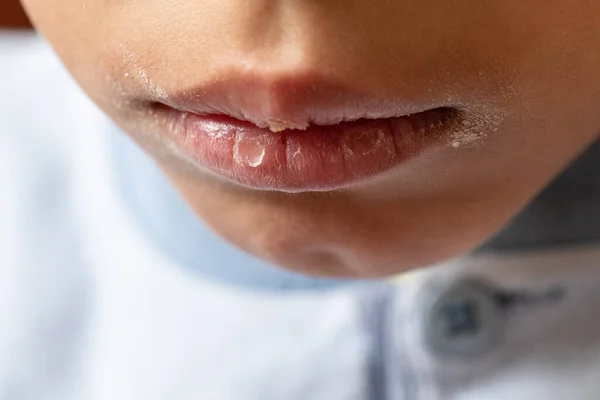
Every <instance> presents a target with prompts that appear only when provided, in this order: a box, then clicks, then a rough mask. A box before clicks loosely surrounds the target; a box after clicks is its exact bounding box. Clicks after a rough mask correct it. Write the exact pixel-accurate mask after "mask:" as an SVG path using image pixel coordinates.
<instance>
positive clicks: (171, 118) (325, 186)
mask: <svg viewBox="0 0 600 400" xmlns="http://www.w3.org/2000/svg"><path fill="white" fill-rule="evenodd" d="M419 108H420V110H419ZM153 109H154V111H155V112H156V113H158V114H160V115H161V117H162V119H163V120H164V121H165V124H164V126H165V129H166V132H165V133H166V135H167V136H168V137H169V138H170V140H171V141H172V142H173V143H174V144H175V145H176V146H177V147H178V148H179V150H181V151H182V152H183V154H184V155H186V156H187V158H189V159H190V160H191V161H192V162H194V163H195V164H197V165H198V166H199V167H200V168H201V169H203V170H204V171H206V172H209V173H212V174H213V175H217V176H218V177H220V178H222V179H224V180H226V181H229V182H232V183H234V184H237V185H241V186H244V187H247V188H251V189H256V190H271V191H282V192H309V191H331V190H338V189H343V188H347V187H351V186H353V185H356V184H358V183H361V182H364V181H367V180H369V179H373V178H376V177H378V176H380V175H381V174H383V173H385V172H387V171H390V170H392V169H394V168H397V167H399V166H400V165H401V164H403V163H405V162H406V161H408V160H410V159H411V158H414V157H415V156H417V155H419V154H421V153H422V152H424V151H425V150H427V149H428V148H430V147H432V146H436V145H439V144H440V143H441V140H442V139H444V138H447V136H449V135H451V133H450V132H451V131H452V130H451V129H449V128H450V127H451V126H453V125H454V124H455V122H456V120H457V119H458V117H459V115H458V112H457V110H456V109H454V108H451V107H447V106H441V107H433V108H425V109H424V108H423V107H419V105H416V104H410V103H407V102H402V103H401V104H400V103H396V104H394V103H393V102H386V101H379V100H377V101H376V100H373V99H372V98H368V97H362V96H361V97H359V96H357V95H355V94H352V93H349V92H348V91H344V90H340V89H339V88H332V87H331V86H327V85H324V84H318V83H315V82H314V81H312V83H310V84H309V83H307V82H306V81H300V80H298V79H295V80H292V81H290V80H283V81H282V80H276V81H271V83H265V82H264V81H261V80H260V79H256V77H254V79H246V78H244V79H242V80H240V79H238V80H232V79H229V80H227V81H226V82H225V83H223V82H220V83H219V84H217V85H211V86H207V87H203V88H201V89H198V90H193V91H186V92H184V93H182V94H179V95H174V96H167V97H164V98H161V99H158V100H156V101H155V103H154V104H153ZM445 143H446V144H447V143H448V141H447V140H446V141H445Z"/></svg>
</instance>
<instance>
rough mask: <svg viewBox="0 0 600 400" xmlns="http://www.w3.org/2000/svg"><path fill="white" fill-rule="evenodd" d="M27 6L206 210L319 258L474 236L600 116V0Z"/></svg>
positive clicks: (586, 140) (265, 248) (563, 157)
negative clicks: (440, 115)
mask: <svg viewBox="0 0 600 400" xmlns="http://www.w3.org/2000/svg"><path fill="white" fill-rule="evenodd" d="M24 3H25V5H26V8H27V9H28V11H29V13H30V15H31V17H32V19H33V21H34V23H35V24H36V25H37V26H38V28H39V29H40V30H41V31H42V32H43V33H44V34H45V35H46V37H47V38H48V39H49V40H50V42H51V43H52V44H53V45H54V47H55V49H56V51H57V52H58V54H59V55H60V57H61V58H62V59H63V60H64V62H65V64H66V65H67V67H68V68H69V69H70V71H71V72H72V73H73V74H74V76H75V78H76V79H77V80H78V81H79V83H80V84H81V85H82V86H83V88H84V89H85V90H86V91H87V93H88V94H89V95H90V96H91V97H92V99H93V100H94V101H96V102H97V103H98V104H99V105H100V106H101V107H102V108H103V109H104V110H105V111H106V112H107V113H108V114H109V115H110V116H111V117H112V118H114V119H115V120H116V121H117V122H118V123H119V124H120V125H121V126H122V127H123V128H124V130H125V131H126V132H127V133H129V134H130V135H131V136H132V137H133V138H134V139H135V140H137V141H138V142H139V143H140V144H141V145H142V146H144V147H145V148H146V149H147V151H148V152H149V153H150V154H152V155H153V157H154V158H155V159H156V160H157V161H158V162H159V163H160V164H161V166H162V167H163V168H164V170H165V171H166V172H167V174H168V175H169V176H170V177H171V179H172V180H173V182H174V183H175V185H176V186H177V187H178V188H179V190H180V191H181V192H182V194H183V196H184V197H185V198H186V199H187V201H188V203H189V204H190V205H191V206H192V207H193V208H194V210H195V211H196V212H197V213H198V214H199V215H200V216H201V217H202V218H204V219H205V220H206V222H207V223H208V224H209V225H211V226H212V227H213V228H214V229H215V230H216V231H218V232H219V233H220V234H222V235H223V236H224V237H226V238H227V239H228V240H230V241H232V242H233V243H235V244H237V245H238V246H240V247H241V248H243V249H245V250H247V251H249V252H252V253H254V254H256V255H258V256H261V257H263V258H266V259H268V260H271V261H273V262H275V263H277V264H280V265H282V266H285V267H287V268H291V269H296V270H300V271H304V272H307V273H313V274H325V275H337V276H342V275H343V276H378V275H385V274H392V273H397V272H400V271H403V270H406V269H410V268H415V267H419V266H423V265H427V264H431V263H434V262H438V261H441V260H443V259H445V258H448V257H452V256H456V255H458V254H460V253H462V252H465V251H468V250H470V249H472V248H473V247H474V246H476V245H478V244H479V243H481V242H482V241H484V240H485V239H486V238H488V237H489V236H490V235H491V234H493V233H494V232H495V231H496V230H498V229H499V228H500V227H501V225H502V224H503V223H505V222H506V220H507V219H508V218H509V217H511V216H512V215H513V214H514V213H515V212H516V211H518V209H519V208H520V207H522V206H523V205H524V204H525V203H526V202H527V201H528V200H529V199H530V198H531V197H532V196H533V195H534V194H535V193H536V191H538V190H539V189H540V188H541V187H542V186H543V185H544V184H545V183H547V182H548V180H549V179H551V178H552V177H553V176H554V175H555V174H557V173H558V172H559V171H560V170H561V168H563V167H564V166H565V164H566V163H567V162H569V161H570V160H572V159H573V158H574V157H575V156H576V155H577V153H578V152H580V151H581V150H582V149H584V148H585V147H586V146H587V145H588V144H590V143H591V142H592V141H593V140H594V139H595V138H596V136H597V131H598V128H600V73H599V72H598V71H600V34H599V33H598V32H599V28H598V27H599V26H600V3H598V2H592V1H585V0H556V1H550V2H549V1H542V0H531V1H520V0H495V1H485V2H482V1H479V0H477V1H476V0H465V1H463V2H454V1H447V0H378V1H374V0H352V1H348V0H332V1H301V0H296V1H290V0H281V1H272V0H269V1H266V0H177V1H166V0H145V1H132V0H121V1H105V0H82V1H75V2H74V1H73V0H24ZM441 107H447V108H451V109H452V112H449V113H448V114H447V115H446V114H444V117H445V118H447V120H446V119H445V120H444V121H443V122H442V121H439V122H441V123H440V125H441V126H437V125H436V127H435V128H429V127H427V128H426V129H424V130H419V129H416V130H415V126H416V125H418V124H423V123H424V120H425V119H427V118H429V119H432V118H437V117H436V116H437V114H436V113H434V112H431V111H426V110H431V109H436V108H441ZM446 110H447V109H446ZM184 111H187V112H184ZM422 111H423V112H424V113H423V114H419V115H417V116H416V117H410V118H404V119H396V120H390V119H388V118H389V117H397V116H400V115H404V114H408V113H417V112H422ZM190 112H193V113H190ZM219 113H225V114H229V115H232V116H235V117H237V118H238V119H241V118H244V119H247V120H249V121H252V122H254V123H255V124H257V125H261V126H263V127H266V126H269V125H270V126H271V127H272V128H273V130H274V131H279V130H281V129H283V128H286V127H287V128H290V127H297V128H298V127H305V125H306V124H305V123H306V122H310V121H313V122H314V121H316V122H317V125H318V124H327V123H331V122H334V121H338V120H340V119H343V120H346V119H355V118H359V117H365V118H370V119H373V118H374V119H377V120H375V121H371V122H359V123H348V122H347V123H345V124H342V125H340V127H338V128H319V127H314V126H313V127H311V128H309V129H308V130H307V131H299V130H294V131H289V130H287V131H285V130H284V131H283V132H271V131H269V130H268V129H262V130H259V129H256V128H253V127H252V126H251V125H249V124H243V123H241V122H239V121H237V120H234V119H231V118H222V117H216V116H215V114H219ZM200 114H211V115H209V116H206V115H204V116H203V115H200ZM384 118H385V119H384ZM399 126H400V127H399ZM402 126H404V128H402ZM81 134H85V132H82V133H81ZM303 135H304V136H303ZM209 170H210V171H211V172H209ZM215 172H216V173H215ZM375 173H376V174H375ZM140 179H143V177H141V178H140ZM269 189H270V190H269ZM331 189H335V190H331ZM292 193H293V194H292Z"/></svg>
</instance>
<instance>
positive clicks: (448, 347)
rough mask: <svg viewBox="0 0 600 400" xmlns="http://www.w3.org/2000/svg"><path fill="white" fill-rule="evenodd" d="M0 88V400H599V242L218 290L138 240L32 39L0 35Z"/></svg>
mask: <svg viewBox="0 0 600 400" xmlns="http://www.w3.org/2000/svg"><path fill="white" fill-rule="evenodd" d="M0 94H2V96H0V399H1V400H30V399H35V400H38V399H49V400H54V399H60V400H71V399H73V400H75V399H76V400H100V399H101V400H105V399H110V400H113V399H123V400H138V399H139V400H153V399H157V400H158V399H160V400H162V399H182V400H188V399H189V400H191V399H194V400H196V399H202V400H229V399H231V400H270V399H278V400H279V399H285V400H294V399H302V400H305V399H315V400H320V399H327V400H330V399H336V400H363V399H369V400H371V399H372V400H385V399H394V400H396V399H398V400H413V399H415V400H416V399H419V400H420V399H457V400H475V399H486V400H487V399H489V400H508V399H510V400H513V399H515V398H517V399H540V400H558V399H582V400H587V399H590V400H591V399H594V400H595V399H597V397H598V396H597V393H598V392H599V391H600V310H599V307H598V305H600V290H598V289H599V288H600V272H598V271H597V269H598V267H597V266H598V264H599V262H600V245H595V246H594V245H592V246H586V247H581V248H573V249H570V250H561V251H551V252H543V253H526V254H518V255H505V256H501V255H497V256H491V255H486V256H477V257H470V258H467V259H462V260H455V261H452V262H449V263H446V264H445V265H443V266H437V267H432V268H430V269H429V270H426V271H423V272H420V273H416V274H413V275H411V276H409V277H406V278H404V279H402V280H400V281H399V282H397V283H391V282H379V283H373V284H368V285H360V286H357V285H343V284H342V285H337V286H333V287H329V288H327V287H326V288H323V289H321V290H302V289H295V290H289V291H287V290H283V291H281V290H280V291H269V290H257V289H255V288H253V287H240V286H239V285H237V286H236V285H229V284H227V283H223V282H220V281H215V280H212V279H208V278H204V277H203V276H202V274H196V273H193V272H191V271H189V270H188V269H187V268H183V267H182V266H181V265H179V263H178V262H177V261H175V260H174V259H173V258H172V257H170V256H169V254H168V253H165V252H164V251H161V250H160V249H159V248H158V247H157V246H156V244H155V243H154V242H153V241H152V240H150V239H149V236H148V235H147V232H145V231H144V228H143V226H141V225H140V224H139V223H138V221H137V219H136V218H134V217H133V215H132V213H131V210H130V209H129V208H128V207H127V205H126V204H125V203H124V201H123V197H122V196H121V193H120V191H121V189H122V188H121V186H120V184H119V182H118V173H117V172H115V171H116V169H115V168H112V167H111V166H112V165H114V163H115V152H114V143H113V142H112V141H114V135H112V134H111V132H110V128H109V127H110V126H112V125H111V124H110V123H109V121H108V120H107V118H106V117H105V116H104V115H102V113H101V112H100V111H99V110H98V109H97V108H96V107H95V106H94V105H93V104H92V103H91V102H90V100H88V99H87V98H86V97H85V95H84V94H83V93H82V92H81V91H80V89H78V88H77V86H76V85H75V84H74V82H73V81H72V79H71V78H70V77H69V76H68V74H67V73H66V72H65V70H64V69H63V67H62V66H61V65H60V63H59V62H58V60H57V59H56V57H55V56H54V55H53V54H52V52H51V50H50V49H49V47H48V46H47V44H45V42H43V41H42V40H40V39H39V38H37V37H35V36H32V35H27V34H25V35H15V34H8V33H6V32H5V33H0ZM223 257H225V256H223ZM221 259H222V258H218V257H217V258H215V257H209V256H208V255H207V260H211V261H210V262H218V260H221ZM215 260H216V261H215ZM223 260H225V259H224V258H223ZM223 262H224V263H225V264H227V260H225V261H223ZM249 262H250V261H249ZM224 267H227V265H224ZM232 267H233V266H232ZM465 299H466V300H465Z"/></svg>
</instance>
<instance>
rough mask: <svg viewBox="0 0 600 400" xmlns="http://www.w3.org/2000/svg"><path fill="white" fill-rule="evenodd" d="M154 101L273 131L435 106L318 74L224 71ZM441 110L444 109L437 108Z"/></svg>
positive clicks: (422, 109)
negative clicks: (375, 93) (368, 90)
mask: <svg viewBox="0 0 600 400" xmlns="http://www.w3.org/2000/svg"><path fill="white" fill-rule="evenodd" d="M156 102H158V103H162V104H164V105H167V106H169V107H171V108H174V109H177V110H179V111H182V112H189V113H194V114H199V115H210V114H224V115H228V116H230V117H233V118H236V119H239V120H244V121H248V122H251V123H253V124H255V125H256V126H259V127H261V128H271V129H272V130H273V131H279V130H283V129H305V128H307V127H308V126H309V125H332V124H337V123H340V122H344V121H354V120H358V119H384V118H394V117H400V116H404V115H410V114H415V113H418V112H422V111H426V110H428V109H432V108H436V107H431V105H429V106H426V105H423V104H418V103H415V102H411V101H409V100H406V99H386V98H381V97H379V96H377V95H374V94H372V93H367V92H365V91H363V90H360V89H358V88H355V87H351V85H344V84H342V83H340V82H336V81H334V80H331V79H327V78H325V77H323V76H320V75H318V74H312V73H304V74H299V73H285V74H284V73H279V74H274V73H270V74H264V73H258V72H252V71H240V70H236V69H233V70H228V71H226V72H222V73H220V74H218V75H216V78H213V79H207V80H206V81H205V83H203V84H199V85H196V86H194V87H192V88H191V89H188V90H181V91H176V92H174V93H168V94H166V96H163V97H162V98H160V99H156ZM439 106H442V105H439Z"/></svg>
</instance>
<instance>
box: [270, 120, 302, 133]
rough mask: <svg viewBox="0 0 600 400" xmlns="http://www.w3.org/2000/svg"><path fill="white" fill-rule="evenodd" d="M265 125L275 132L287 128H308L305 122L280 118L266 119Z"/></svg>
mask: <svg viewBox="0 0 600 400" xmlns="http://www.w3.org/2000/svg"><path fill="white" fill-rule="evenodd" d="M267 125H268V126H269V129H270V130H271V132H275V133H277V132H282V131H285V130H287V129H299V130H305V129H306V128H308V124H307V123H305V124H297V123H294V122H288V121H281V120H277V119H268V120H267Z"/></svg>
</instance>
